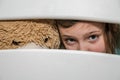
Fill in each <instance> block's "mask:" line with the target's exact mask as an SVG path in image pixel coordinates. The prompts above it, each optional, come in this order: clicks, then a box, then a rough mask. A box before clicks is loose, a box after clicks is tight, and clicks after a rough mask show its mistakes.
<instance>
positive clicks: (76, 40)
mask: <svg viewBox="0 0 120 80" xmlns="http://www.w3.org/2000/svg"><path fill="white" fill-rule="evenodd" d="M103 27H104V24H102V23H95V22H77V23H75V24H74V25H72V26H71V27H69V28H63V27H62V26H61V27H59V30H60V35H61V38H62V41H63V44H64V46H65V48H66V49H70V50H84V51H94V52H106V49H105V41H104V32H103Z"/></svg>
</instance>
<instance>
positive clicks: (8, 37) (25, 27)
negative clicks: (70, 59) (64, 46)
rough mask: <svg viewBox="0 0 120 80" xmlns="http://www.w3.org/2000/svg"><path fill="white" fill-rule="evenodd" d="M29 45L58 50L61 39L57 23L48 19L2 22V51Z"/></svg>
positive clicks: (0, 39)
mask: <svg viewBox="0 0 120 80" xmlns="http://www.w3.org/2000/svg"><path fill="white" fill-rule="evenodd" d="M28 44H35V45H37V46H38V47H40V48H49V49H58V48H59V45H60V39H59V33H58V30H57V27H56V26H55V21H54V20H48V19H34V20H33V19H32V20H2V21H0V49H18V48H22V47H25V46H27V45H28Z"/></svg>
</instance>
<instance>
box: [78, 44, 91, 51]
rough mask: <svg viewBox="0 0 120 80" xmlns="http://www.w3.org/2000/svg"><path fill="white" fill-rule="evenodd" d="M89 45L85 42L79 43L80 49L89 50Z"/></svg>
mask: <svg viewBox="0 0 120 80" xmlns="http://www.w3.org/2000/svg"><path fill="white" fill-rule="evenodd" d="M88 47H89V46H88V45H86V44H84V43H79V44H78V50H82V51H88Z"/></svg>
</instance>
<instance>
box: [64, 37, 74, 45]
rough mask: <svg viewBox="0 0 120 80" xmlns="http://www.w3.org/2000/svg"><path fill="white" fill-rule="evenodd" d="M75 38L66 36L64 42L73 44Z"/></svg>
mask: <svg viewBox="0 0 120 80" xmlns="http://www.w3.org/2000/svg"><path fill="white" fill-rule="evenodd" d="M75 41H76V40H75V39H73V38H67V39H65V42H66V43H67V44H74V43H75Z"/></svg>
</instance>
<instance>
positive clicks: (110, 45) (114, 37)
mask: <svg viewBox="0 0 120 80" xmlns="http://www.w3.org/2000/svg"><path fill="white" fill-rule="evenodd" d="M78 21H79V20H56V25H57V26H61V27H64V28H68V27H71V26H72V25H74V24H75V23H76V22H78ZM89 22H90V21H89ZM104 33H105V34H104V37H105V43H106V45H105V46H106V52H107V53H111V54H115V49H120V45H119V44H120V36H119V35H120V25H119V24H112V23H105V28H104Z"/></svg>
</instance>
